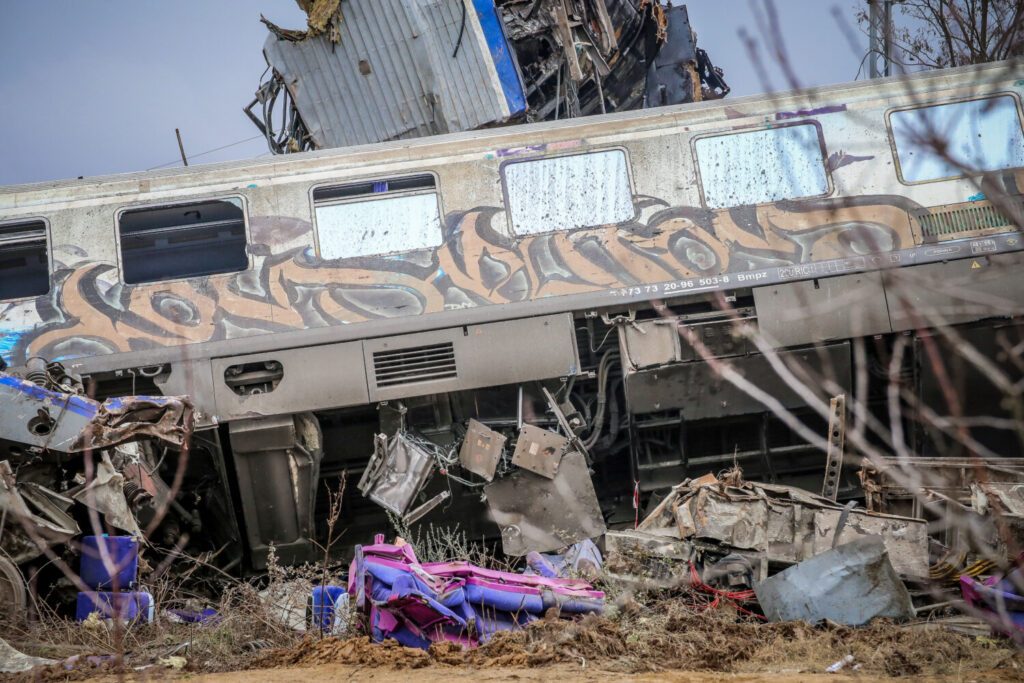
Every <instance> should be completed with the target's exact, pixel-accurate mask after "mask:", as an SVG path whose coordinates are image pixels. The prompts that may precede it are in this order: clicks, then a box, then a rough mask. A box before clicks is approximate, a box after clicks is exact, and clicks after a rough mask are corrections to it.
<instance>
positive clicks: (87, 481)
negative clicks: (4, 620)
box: [0, 357, 195, 614]
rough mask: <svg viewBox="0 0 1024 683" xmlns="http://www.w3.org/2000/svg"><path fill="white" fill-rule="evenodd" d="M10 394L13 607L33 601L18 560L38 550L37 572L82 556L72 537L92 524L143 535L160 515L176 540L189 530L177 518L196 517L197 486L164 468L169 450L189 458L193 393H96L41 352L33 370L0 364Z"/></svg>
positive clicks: (5, 576)
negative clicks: (187, 485)
mask: <svg viewBox="0 0 1024 683" xmlns="http://www.w3.org/2000/svg"><path fill="white" fill-rule="evenodd" d="M0 404H2V405H3V411H2V412H0V520H2V521H0V603H2V610H3V612H4V613H7V614H13V613H15V612H17V611H19V610H24V609H25V608H26V606H27V598H28V596H27V593H26V591H27V588H28V587H27V585H26V584H25V581H24V579H23V578H22V576H21V575H20V574H19V570H18V566H19V565H21V566H25V565H28V564H30V563H33V562H34V561H35V560H36V559H37V558H42V559H43V560H45V561H44V562H43V563H42V566H40V567H35V568H34V572H33V573H37V572H39V571H41V570H42V569H43V568H44V567H45V566H46V565H51V564H60V563H61V561H66V564H68V565H71V566H76V565H77V561H67V560H68V558H69V557H70V555H69V554H67V553H65V552H64V551H65V550H66V548H62V546H65V544H68V543H69V542H70V541H72V540H75V541H76V542H77V541H78V540H79V537H80V536H81V534H82V533H83V532H84V533H86V534H89V533H90V532H91V533H93V534H96V535H100V534H107V533H108V532H109V533H118V532H121V533H127V534H128V535H129V536H132V537H136V538H142V537H144V536H146V535H148V532H152V531H153V530H154V529H155V528H156V527H157V526H158V525H159V526H161V527H162V529H163V531H164V532H165V533H166V532H168V531H172V533H173V536H174V537H172V538H171V539H169V540H170V543H171V544H173V543H175V542H177V540H178V538H177V537H179V536H180V532H181V530H180V529H174V527H175V526H176V525H178V524H187V523H189V522H194V521H195V520H194V518H193V517H192V516H191V515H190V514H189V513H188V512H187V511H185V510H184V508H182V505H181V503H182V502H186V501H187V498H188V496H186V495H185V494H184V492H182V491H180V490H178V489H176V488H175V487H174V485H173V483H168V482H167V481H165V480H164V479H162V478H161V476H160V474H159V471H158V470H159V464H160V462H162V461H163V460H164V457H165V456H166V455H167V454H168V452H173V453H175V458H176V460H177V461H178V462H180V463H184V462H185V460H184V459H183V458H182V452H183V450H186V449H187V448H188V444H189V442H190V438H191V432H192V404H191V402H190V401H189V400H188V399H187V398H184V397H176V396H126V397H112V398H108V399H107V400H105V401H102V402H100V401H96V400H93V399H91V398H89V397H88V396H86V395H85V394H84V388H83V386H82V385H81V383H80V382H78V381H77V380H76V378H74V377H72V376H71V375H69V374H68V373H67V372H66V371H65V370H64V367H63V366H62V365H61V364H60V363H48V362H46V361H45V360H44V359H42V358H39V357H32V358H29V359H28V360H27V362H26V371H25V377H24V378H22V377H18V376H15V375H13V374H9V373H6V372H0ZM186 504H187V502H186ZM164 518H166V519H164ZM143 527H145V530H144V528H143ZM153 540H154V542H157V543H159V542H161V541H162V540H164V539H160V538H158V537H156V536H154V538H153ZM44 554H46V555H48V556H49V557H46V558H43V557H42V556H43V555H44ZM35 578H36V579H38V576H36V577H35ZM33 583H37V581H34V582H33Z"/></svg>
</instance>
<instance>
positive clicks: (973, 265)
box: [971, 261, 981, 270]
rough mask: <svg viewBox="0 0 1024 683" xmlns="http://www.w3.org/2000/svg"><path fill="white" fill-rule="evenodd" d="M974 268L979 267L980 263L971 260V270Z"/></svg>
mask: <svg viewBox="0 0 1024 683" xmlns="http://www.w3.org/2000/svg"><path fill="white" fill-rule="evenodd" d="M975 268H981V264H980V263H978V262H977V261H973V262H971V270H974V269H975Z"/></svg>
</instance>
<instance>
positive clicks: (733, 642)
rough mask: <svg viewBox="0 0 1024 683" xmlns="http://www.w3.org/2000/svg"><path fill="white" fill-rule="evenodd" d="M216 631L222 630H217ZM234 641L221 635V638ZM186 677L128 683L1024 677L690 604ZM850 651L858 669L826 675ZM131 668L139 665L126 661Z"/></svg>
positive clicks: (276, 659)
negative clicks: (467, 644) (469, 640)
mask: <svg viewBox="0 0 1024 683" xmlns="http://www.w3.org/2000/svg"><path fill="white" fill-rule="evenodd" d="M215 633H217V632H215ZM225 635H228V634H226V633H220V635H219V636H218V637H220V636H225ZM181 654H182V655H183V656H184V657H185V660H186V661H183V662H182V663H183V664H185V668H184V669H183V670H174V669H171V668H167V667H165V666H163V665H161V664H159V663H157V662H154V663H153V664H152V665H151V666H149V667H147V668H146V669H144V670H142V671H133V670H130V669H129V670H128V671H126V672H125V673H126V674H127V676H126V677H127V678H129V679H138V680H181V679H183V678H186V677H187V678H188V679H189V680H194V679H201V680H207V679H209V680H210V681H218V682H222V683H233V682H235V681H262V680H273V681H275V682H276V683H285V682H287V681H309V680H313V681H319V680H335V679H341V680H376V681H384V682H390V681H399V680H403V681H404V680H408V679H410V678H413V677H415V678H416V679H419V680H439V679H444V680H451V681H460V680H469V679H472V680H474V681H481V680H484V681H490V680H508V679H517V680H523V681H535V680H542V679H543V680H545V681H550V680H552V679H556V680H558V679H561V680H566V681H579V680H591V679H593V678H595V677H597V676H600V677H602V678H609V679H611V680H623V681H653V680H659V681H660V680H670V681H672V680H674V681H709V682H710V681H753V680H780V681H781V680H786V681H791V680H796V681H813V680H819V679H826V678H827V679H828V680H830V681H842V680H858V681H864V680H880V679H886V678H893V677H899V678H901V679H902V680H921V681H924V680H929V681H932V680H948V681H1018V680H1024V650H1021V649H1018V648H1016V647H1015V646H1014V645H1013V644H1012V643H1010V642H1009V641H1008V640H1006V639H1003V638H997V637H992V636H988V635H984V636H967V635H963V634H960V633H956V632H952V631H949V630H946V629H944V628H942V627H935V628H928V629H922V628H917V627H910V626H907V625H897V624H893V623H891V622H888V621H885V620H876V621H875V622H873V623H872V624H870V625H869V626H867V627H863V628H851V627H846V626H840V625H837V624H830V623H825V624H823V625H819V626H811V625H809V624H807V623H804V622H786V623H758V622H756V621H755V620H754V619H753V618H751V617H748V616H744V615H742V614H740V613H738V612H737V611H736V610H735V609H732V608H728V607H720V608H716V609H712V610H707V611H703V612H699V613H697V612H694V611H693V610H692V609H690V608H689V607H687V605H686V604H685V603H684V602H683V601H678V600H677V601H671V600H668V601H660V602H658V603H656V605H648V606H634V607H632V608H630V607H628V606H627V607H626V608H617V609H616V610H614V611H612V613H611V615H610V617H609V616H596V615H589V616H585V617H583V618H581V619H578V620H569V619H559V618H557V617H555V616H554V615H549V616H548V617H546V618H544V619H541V620H539V621H537V622H536V623H534V624H532V625H530V627H528V628H526V629H524V630H523V631H519V632H515V633H510V632H499V633H497V634H496V635H495V636H494V638H493V639H492V640H491V641H490V642H489V643H487V644H486V645H484V646H481V647H479V648H477V649H475V650H467V651H463V650H461V649H460V648H459V647H458V646H457V645H454V644H451V643H446V644H436V645H434V646H432V647H431V649H430V650H429V651H424V650H418V649H410V648H405V647H402V646H400V645H398V644H397V643H396V642H395V641H386V642H384V643H373V642H371V641H370V639H369V638H367V637H366V636H357V637H350V638H313V637H307V638H306V639H305V640H302V641H301V642H298V643H297V644H296V645H292V646H288V647H280V648H277V649H264V650H261V651H259V652H254V653H252V654H251V655H249V656H246V657H244V658H239V659H235V660H232V661H230V662H225V661H224V660H222V659H219V658H218V657H217V656H215V654H214V653H212V652H210V651H201V650H191V651H183V652H182V653H181ZM847 655H852V656H853V658H854V663H855V664H856V665H858V669H857V670H846V671H844V672H843V673H841V674H838V675H830V674H826V673H825V669H826V668H827V667H828V666H829V665H830V664H832V663H834V662H836V661H838V660H840V659H842V658H844V657H846V656H847ZM128 658H129V664H131V665H135V666H137V665H138V664H139V663H140V658H139V656H138V653H135V654H132V653H128ZM113 674H114V672H113V671H112V670H111V669H109V668H106V667H104V668H102V669H96V668H93V669H91V670H89V669H88V668H87V669H83V670H80V671H79V670H75V671H67V670H66V669H64V668H63V667H61V666H59V665H57V666H53V667H46V668H43V669H36V670H34V671H33V672H31V673H30V674H23V675H21V676H18V677H13V679H14V680H25V681H28V680H33V681H36V680H46V681H57V680H84V679H93V680H95V679H102V680H118V677H117V676H115V675H113Z"/></svg>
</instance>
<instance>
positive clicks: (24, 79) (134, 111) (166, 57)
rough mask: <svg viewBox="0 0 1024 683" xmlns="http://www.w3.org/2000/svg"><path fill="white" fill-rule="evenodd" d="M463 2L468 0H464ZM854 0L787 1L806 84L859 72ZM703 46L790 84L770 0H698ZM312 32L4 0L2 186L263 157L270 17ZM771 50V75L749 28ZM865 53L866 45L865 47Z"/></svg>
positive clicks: (696, 21)
mask: <svg viewBox="0 0 1024 683" xmlns="http://www.w3.org/2000/svg"><path fill="white" fill-rule="evenodd" d="M452 1H453V2H455V1H456V0H452ZM854 2H855V0H837V1H832V0H776V2H775V3H774V5H775V9H776V11H777V13H778V18H779V31H780V35H781V38H782V40H783V41H784V43H785V48H786V51H787V54H788V59H789V61H790V63H791V64H792V65H793V70H794V71H795V75H796V77H797V79H798V81H799V83H800V84H801V85H823V84H828V83H835V82H841V81H848V80H852V79H853V77H854V75H855V74H856V72H857V67H858V64H859V62H860V57H861V55H860V54H858V53H856V52H855V51H854V49H853V48H852V47H851V46H850V43H849V40H848V39H847V37H846V34H845V33H844V32H843V30H841V29H840V26H839V24H838V22H837V20H836V17H835V16H833V12H836V13H838V14H839V15H840V18H841V20H842V21H843V22H844V23H845V25H846V29H847V32H848V33H850V34H853V35H855V36H856V40H857V42H858V43H860V44H866V40H865V39H864V38H863V37H862V36H861V35H860V33H859V31H858V29H857V27H856V25H855V21H854ZM687 6H688V8H689V11H690V19H691V23H692V24H693V26H694V28H695V29H696V31H697V34H698V44H699V45H700V46H701V47H703V48H704V49H706V50H707V51H708V54H709V55H710V56H711V58H712V60H713V61H714V62H715V63H716V64H717V65H718V66H720V67H722V68H723V69H724V70H725V76H726V80H727V81H728V82H729V84H730V85H731V86H732V88H733V93H732V95H731V96H739V95H748V94H754V93H759V92H765V91H766V89H771V90H780V89H788V87H789V81H788V80H787V78H786V76H785V75H784V74H783V73H782V70H781V69H780V68H779V66H778V62H777V60H776V59H775V57H774V54H773V53H771V52H770V51H766V49H768V50H770V41H769V40H768V35H769V33H770V31H769V29H768V28H767V27H765V26H764V24H763V23H762V21H761V17H763V16H764V15H763V13H764V5H763V4H761V3H760V2H758V3H756V4H755V3H753V2H749V3H748V2H747V1H746V0H691V1H690V2H688V3H687ZM261 12H262V13H263V14H264V15H265V16H266V17H267V18H268V19H270V20H271V21H273V22H275V23H277V24H278V25H280V26H283V27H285V28H303V27H304V22H305V15H304V14H302V12H301V11H299V9H298V8H297V6H296V5H295V2H294V0H215V1H210V0H206V1H201V0H178V2H173V3H171V2H159V3H158V2H142V1H139V0H134V1H129V0H106V1H104V2H100V1H99V0H88V1H87V0H78V1H71V0H47V1H45V2H24V1H23V0H0V130H4V131H5V135H4V141H3V145H2V146H0V185H12V184H17V183H28V182H36V181H42V180H57V179H62V178H73V177H76V176H80V175H84V176H92V175H101V174H106V173H123V172H133V171H142V170H146V169H149V168H153V167H156V166H161V165H164V164H167V163H168V162H171V165H174V164H175V163H176V164H180V161H179V160H178V147H177V142H176V140H175V137H174V129H175V128H180V129H181V133H182V137H183V139H184V144H185V151H186V153H187V154H188V155H189V157H190V163H192V159H193V158H194V163H209V162H214V161H224V160H229V159H242V158H247V157H256V156H259V155H262V154H266V153H267V147H266V144H265V143H264V142H263V141H262V139H260V138H256V139H252V140H249V141H247V142H244V143H241V144H237V145H233V146H231V147H228V148H227V149H223V150H220V151H217V152H212V153H210V154H205V155H203V156H199V157H196V156H195V155H198V154H200V153H202V152H205V151H207V150H211V149H214V148H217V147H221V146H224V145H228V144H231V143H236V142H238V141H241V140H245V139H246V138H253V137H254V136H256V133H257V131H256V129H255V127H254V126H253V125H252V124H251V123H250V122H249V120H248V119H247V118H246V117H245V115H244V114H243V113H242V107H243V106H244V105H245V104H247V103H248V102H249V100H251V99H252V95H253V91H254V90H255V88H256V85H257V84H258V81H259V78H260V74H261V73H262V72H263V70H264V69H265V68H266V62H265V61H264V59H263V53H262V45H263V42H264V40H265V39H266V35H267V32H266V29H265V28H264V26H263V24H261V23H260V22H259V16H260V13H261ZM743 31H745V32H746V34H747V35H748V36H749V37H750V38H752V39H753V40H754V41H755V42H756V43H757V47H758V50H759V52H758V54H759V57H758V59H757V61H758V62H760V63H761V64H763V65H764V72H765V73H766V74H767V83H766V82H765V79H764V78H763V77H762V76H761V75H759V73H758V70H757V68H755V64H754V63H753V62H752V61H751V55H750V50H749V49H748V47H747V44H746V43H745V41H744V40H743V39H742V38H741V35H740V34H741V32H743ZM861 49H863V48H861Z"/></svg>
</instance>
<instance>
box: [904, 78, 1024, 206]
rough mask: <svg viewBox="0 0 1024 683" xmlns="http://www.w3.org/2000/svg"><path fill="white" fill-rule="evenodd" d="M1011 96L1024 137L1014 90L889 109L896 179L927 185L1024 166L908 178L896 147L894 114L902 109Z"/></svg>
mask: <svg viewBox="0 0 1024 683" xmlns="http://www.w3.org/2000/svg"><path fill="white" fill-rule="evenodd" d="M1005 96H1009V97H1010V98H1012V100H1013V103H1014V105H1015V106H1016V108H1017V125H1018V126H1020V127H1021V136H1022V137H1024V107H1022V106H1021V100H1020V96H1019V95H1018V94H1017V93H1016V92H1014V91H1012V90H997V91H995V92H990V93H985V94H984V95H970V96H966V97H953V98H949V99H944V100H937V101H933V102H919V103H916V104H907V105H903V106H900V107H892V108H891V109H887V110H886V112H885V131H886V135H887V136H888V137H889V150H890V152H891V153H892V161H893V166H894V168H895V169H896V179H897V180H898V181H899V182H900V184H901V185H906V186H908V187H911V186H914V185H925V184H927V183H942V182H946V181H949V180H960V179H961V178H970V177H977V176H980V175H984V174H985V173H1002V172H1003V171H1009V170H1012V168H1024V167H1021V166H1014V167H1012V168H1009V169H1001V170H998V171H975V172H974V173H961V174H960V175H952V176H945V177H943V178H931V179H929V180H906V179H905V178H904V177H903V167H902V166H900V154H899V149H897V147H896V135H895V131H893V127H892V115H893V114H895V113H898V112H901V111H911V110H914V109H927V108H928V107H939V106H942V105H946V104H958V103H960V102H974V101H977V100H990V99H995V98H997V97H1005Z"/></svg>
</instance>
